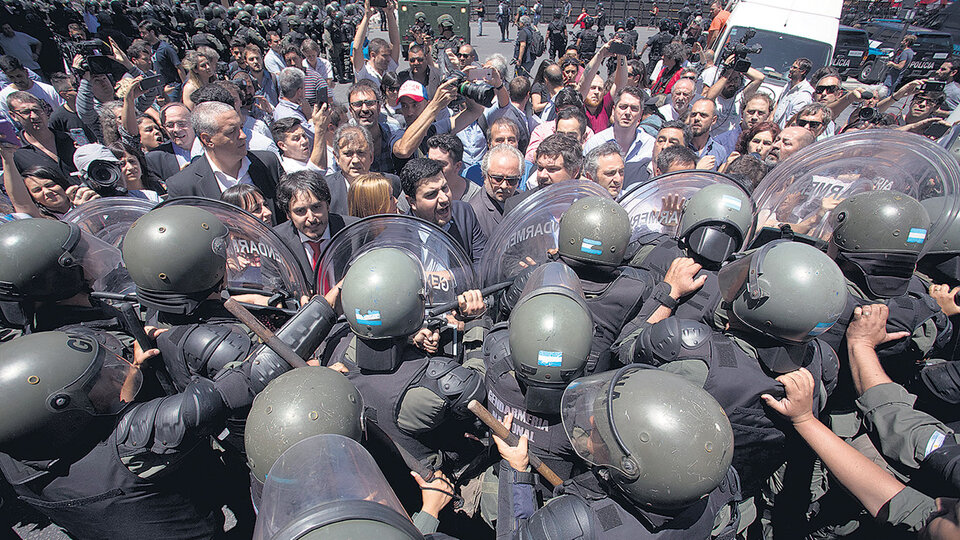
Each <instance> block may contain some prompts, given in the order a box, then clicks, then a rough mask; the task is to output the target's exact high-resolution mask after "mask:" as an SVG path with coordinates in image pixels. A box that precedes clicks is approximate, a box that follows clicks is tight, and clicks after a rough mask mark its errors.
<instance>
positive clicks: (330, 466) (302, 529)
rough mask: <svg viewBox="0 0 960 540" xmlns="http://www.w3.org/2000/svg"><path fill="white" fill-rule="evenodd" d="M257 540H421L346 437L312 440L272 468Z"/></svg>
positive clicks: (385, 486) (368, 460)
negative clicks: (319, 539) (318, 539)
mask: <svg viewBox="0 0 960 540" xmlns="http://www.w3.org/2000/svg"><path fill="white" fill-rule="evenodd" d="M253 537H254V539H255V540H268V539H285V540H286V539H294V538H338V539H340V538H349V539H354V538H356V539H361V538H369V539H377V540H394V539H405V540H413V539H419V538H423V536H422V535H421V534H420V532H419V531H418V530H417V528H416V527H414V525H413V522H412V521H410V518H409V517H407V514H406V513H405V512H404V510H403V506H402V505H401V504H400V501H399V500H398V499H397V496H396V494H394V492H393V490H392V489H391V488H390V484H388V483H387V480H386V478H384V476H383V473H382V472H381V471H380V469H379V467H377V463H376V462H375V461H374V460H373V457H371V456H370V454H369V453H367V451H366V450H365V449H364V448H363V447H362V446H360V444H359V443H357V442H356V441H354V440H353V439H350V438H347V437H344V436H342V435H314V436H313V437H309V438H306V439H304V440H302V441H300V442H298V443H296V444H294V445H293V446H291V447H290V448H288V449H287V451H286V452H284V453H283V455H281V456H280V458H279V459H278V460H277V462H276V463H275V464H274V465H273V467H271V468H270V472H269V473H268V474H267V481H266V482H265V483H264V486H263V496H262V498H261V499H260V506H259V513H258V515H257V525H256V529H255V530H254V533H253Z"/></svg>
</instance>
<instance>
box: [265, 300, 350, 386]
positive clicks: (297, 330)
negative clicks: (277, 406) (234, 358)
mask: <svg viewBox="0 0 960 540" xmlns="http://www.w3.org/2000/svg"><path fill="white" fill-rule="evenodd" d="M335 321H336V314H335V313H334V311H333V308H331V307H330V304H328V303H327V301H326V300H324V299H323V297H320V296H315V297H313V298H312V299H311V300H310V301H309V302H307V304H306V305H304V306H303V307H302V308H300V311H298V312H297V313H296V315H294V316H293V317H291V318H290V320H289V321H287V322H286V324H284V325H283V327H281V328H280V330H279V331H277V337H278V338H280V340H281V341H283V342H284V343H286V344H287V345H289V346H290V347H291V348H292V349H293V350H294V352H296V353H297V355H298V356H300V357H301V358H305V357H309V355H311V354H313V352H314V351H315V350H316V349H317V347H319V346H320V343H321V342H322V341H323V340H324V339H325V338H326V337H327V334H329V333H330V329H331V328H332V327H333V323H334V322H335ZM246 365H247V366H248V367H247V370H248V371H247V374H248V377H249V379H250V388H251V389H252V390H253V392H254V393H255V394H256V393H259V392H260V391H261V390H263V389H264V388H266V386H267V384H268V383H269V382H270V381H272V380H273V379H275V378H277V377H278V376H280V375H281V374H283V373H286V372H287V371H288V370H289V369H290V365H289V364H287V362H286V361H285V360H284V359H283V358H281V357H280V355H278V354H277V353H275V352H274V351H273V349H271V348H270V347H268V346H267V345H260V346H259V347H257V349H256V350H255V351H254V352H253V355H252V357H251V358H250V361H249V362H247V363H246Z"/></svg>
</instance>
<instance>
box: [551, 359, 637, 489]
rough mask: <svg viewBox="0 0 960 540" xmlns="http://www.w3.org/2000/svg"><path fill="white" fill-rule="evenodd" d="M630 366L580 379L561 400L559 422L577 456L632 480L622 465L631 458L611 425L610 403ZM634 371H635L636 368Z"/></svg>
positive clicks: (565, 392) (571, 384) (566, 391)
mask: <svg viewBox="0 0 960 540" xmlns="http://www.w3.org/2000/svg"><path fill="white" fill-rule="evenodd" d="M628 369H630V368H629V366H627V367H624V368H621V369H619V370H617V371H607V372H605V373H599V374H596V375H591V376H589V377H583V378H580V379H577V380H575V381H573V382H572V383H570V385H569V386H567V389H566V390H565V391H564V392H563V397H562V398H561V399H560V418H561V420H563V429H564V431H565V432H566V434H567V437H568V438H569V439H570V444H571V445H572V446H573V450H574V452H576V453H577V455H578V456H580V458H581V459H583V460H584V461H586V462H587V463H589V464H591V465H595V466H598V467H609V468H612V469H615V470H617V471H619V472H620V473H621V474H623V475H625V476H627V477H630V476H632V475H631V473H628V472H626V471H625V470H624V469H623V466H622V463H623V462H624V461H625V460H626V458H627V457H628V456H629V455H630V454H629V452H627V451H626V450H625V449H624V446H623V444H621V443H620V438H619V436H618V435H617V433H616V428H614V426H613V424H612V423H611V421H610V401H611V400H612V398H613V397H614V395H615V392H616V386H617V381H618V380H620V378H621V376H622V375H623V374H624V372H625V371H626V370H628ZM634 369H635V368H634Z"/></svg>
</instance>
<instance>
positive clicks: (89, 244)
mask: <svg viewBox="0 0 960 540" xmlns="http://www.w3.org/2000/svg"><path fill="white" fill-rule="evenodd" d="M73 255H74V258H75V259H76V260H77V262H78V263H79V264H80V266H82V267H83V276H84V279H86V281H87V283H89V284H90V289H91V290H93V291H95V292H106V293H115V294H132V293H135V292H136V290H137V286H136V285H135V284H134V283H133V278H131V277H130V273H129V272H127V268H126V267H125V266H124V265H123V254H122V253H120V248H118V247H116V246H113V245H111V244H109V243H107V242H106V241H105V240H101V239H100V238H97V237H96V236H95V235H93V234H91V233H88V232H86V231H83V230H81V232H80V241H79V242H78V244H77V247H76V248H74V250H73Z"/></svg>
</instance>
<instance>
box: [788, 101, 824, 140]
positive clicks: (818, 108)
mask: <svg viewBox="0 0 960 540" xmlns="http://www.w3.org/2000/svg"><path fill="white" fill-rule="evenodd" d="M832 121H833V112H832V111H831V110H830V107H827V106H826V105H824V104H822V103H817V102H816V101H814V102H813V103H807V104H806V105H804V106H803V108H801V109H800V110H799V111H797V114H796V115H795V116H794V117H793V118H792V119H791V120H790V123H789V124H787V125H788V126H797V127H802V128H804V129H806V130H809V131H810V133H812V134H813V137H814V138H815V139H816V140H818V141H819V140H823V139H825V138H826V135H825V134H824V132H825V131H826V129H827V126H828V125H829V124H830V122H832Z"/></svg>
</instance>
